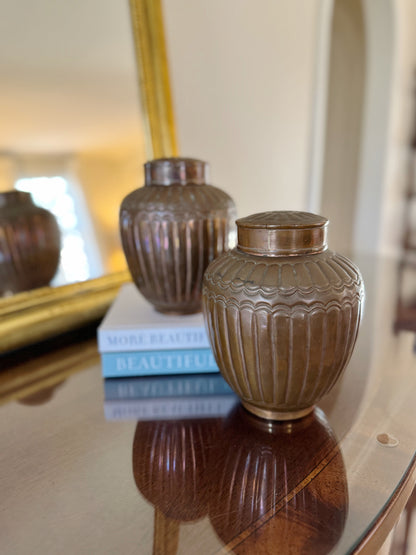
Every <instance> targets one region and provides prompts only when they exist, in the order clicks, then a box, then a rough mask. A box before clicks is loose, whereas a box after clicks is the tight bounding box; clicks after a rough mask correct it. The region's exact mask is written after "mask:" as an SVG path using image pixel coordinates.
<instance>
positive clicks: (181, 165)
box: [120, 158, 235, 314]
mask: <svg viewBox="0 0 416 555" xmlns="http://www.w3.org/2000/svg"><path fill="white" fill-rule="evenodd" d="M208 171H209V166H208V164H207V163H206V162H202V161H200V160H194V159H190V158H162V159H157V160H153V161H151V162H147V163H146V164H145V186H144V187H142V188H140V189H137V190H135V191H133V192H132V193H130V194H129V195H127V197H126V198H125V199H124V200H123V202H122V204H121V208H120V234H121V240H122V245H123V250H124V254H125V256H126V260H127V264H128V267H129V270H130V273H131V275H132V277H133V280H134V282H135V284H136V286H137V287H138V289H139V290H140V291H141V293H142V294H143V296H144V297H145V298H146V299H147V300H148V301H149V302H150V303H152V304H153V305H154V307H155V308H156V309H157V310H158V311H160V312H166V313H169V312H171V313H179V314H188V313H189V314H190V313H193V312H198V311H200V310H201V295H202V278H203V274H204V271H205V269H206V268H207V266H208V264H209V263H210V262H211V261H212V260H213V259H214V258H215V257H217V256H218V255H220V254H222V253H223V252H224V251H227V250H228V249H229V247H230V246H234V245H233V244H232V243H233V236H235V232H233V230H234V219H235V205H234V202H233V200H232V199H231V198H230V197H229V196H228V195H227V194H226V193H225V192H224V191H221V190H220V189H218V188H217V187H214V186H212V185H208V184H207V183H208Z"/></svg>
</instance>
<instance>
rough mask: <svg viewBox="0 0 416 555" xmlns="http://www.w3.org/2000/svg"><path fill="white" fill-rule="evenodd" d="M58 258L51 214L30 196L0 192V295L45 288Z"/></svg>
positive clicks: (19, 192) (56, 229) (13, 192)
mask: <svg viewBox="0 0 416 555" xmlns="http://www.w3.org/2000/svg"><path fill="white" fill-rule="evenodd" d="M59 257H60V232H59V228H58V224H57V222H56V219H55V217H54V215H53V214H52V213H51V212H49V211H48V210H45V209H44V208H40V207H39V206H36V205H35V204H34V203H33V201H32V197H31V195H30V193H24V192H21V191H7V192H4V193H0V295H5V294H8V293H17V292H19V291H26V290H28V289H34V288H36V287H42V286H45V285H48V284H49V283H50V281H51V280H52V278H53V276H54V275H55V273H56V270H57V268H58V264H59Z"/></svg>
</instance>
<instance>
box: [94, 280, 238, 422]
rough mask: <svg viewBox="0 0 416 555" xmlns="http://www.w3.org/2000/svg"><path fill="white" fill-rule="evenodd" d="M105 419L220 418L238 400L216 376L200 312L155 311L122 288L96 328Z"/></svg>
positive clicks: (132, 287)
mask: <svg viewBox="0 0 416 555" xmlns="http://www.w3.org/2000/svg"><path fill="white" fill-rule="evenodd" d="M98 348H99V351H100V355H101V362H102V373H103V377H104V378H105V380H104V394H105V400H104V412H105V416H106V418H107V419H109V420H129V419H132V420H158V419H159V420H160V419H172V418H206V417H217V416H224V415H225V414H227V413H228V412H229V410H230V409H231V408H232V407H233V406H234V405H235V403H236V402H237V396H236V395H235V394H234V393H233V392H232V391H231V389H230V387H229V386H228V384H227V383H226V382H225V380H224V379H223V378H222V376H221V375H220V374H219V370H218V366H217V364H216V362H215V359H214V356H213V354H212V351H211V347H210V345H209V340H208V336H207V333H206V330H205V325H204V320H203V316H202V314H193V315H189V316H179V315H178V316H172V315H164V314H160V313H158V312H156V311H155V310H154V308H153V307H152V306H151V305H150V304H149V303H147V301H146V300H145V299H144V298H143V297H142V295H141V294H140V293H139V291H138V290H137V289H136V287H135V285H134V284H132V283H129V284H126V285H124V286H123V287H122V288H121V289H120V292H119V294H118V296H117V298H116V300H115V301H114V303H113V305H112V306H111V308H110V310H109V311H108V313H107V314H106V316H105V318H104V320H103V321H102V323H101V325H100V326H99V328H98Z"/></svg>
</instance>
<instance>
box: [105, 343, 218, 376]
mask: <svg viewBox="0 0 416 555" xmlns="http://www.w3.org/2000/svg"><path fill="white" fill-rule="evenodd" d="M101 364H102V374H103V377H104V378H120V377H130V376H163V375H175V374H198V373H201V372H202V373H205V372H219V369H218V366H217V363H216V362H215V359H214V355H213V354H212V351H211V349H209V348H208V349H175V350H167V351H138V352H131V351H127V352H124V353H119V352H117V353H101Z"/></svg>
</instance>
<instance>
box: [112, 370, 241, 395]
mask: <svg viewBox="0 0 416 555" xmlns="http://www.w3.org/2000/svg"><path fill="white" fill-rule="evenodd" d="M230 394H232V390H231V388H230V386H229V385H228V384H227V382H226V381H225V380H224V378H223V377H222V376H221V374H219V373H215V374H194V375H182V376H152V377H147V376H144V377H139V378H137V377H135V378H108V379H106V380H104V397H105V400H106V401H109V400H115V399H143V398H144V399H154V398H157V397H167V398H172V397H179V396H183V397H195V396H198V395H200V396H207V395H214V396H215V395H230Z"/></svg>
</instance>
